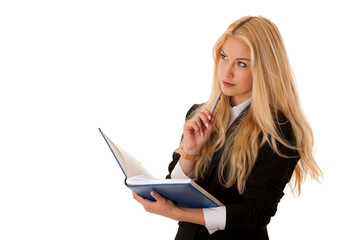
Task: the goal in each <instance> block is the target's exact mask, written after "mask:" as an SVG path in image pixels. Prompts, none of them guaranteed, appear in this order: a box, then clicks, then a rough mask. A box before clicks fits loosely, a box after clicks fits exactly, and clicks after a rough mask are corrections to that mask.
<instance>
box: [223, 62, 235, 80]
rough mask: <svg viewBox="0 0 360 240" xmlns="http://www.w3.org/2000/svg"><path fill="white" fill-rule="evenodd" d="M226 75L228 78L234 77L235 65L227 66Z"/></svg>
mask: <svg viewBox="0 0 360 240" xmlns="http://www.w3.org/2000/svg"><path fill="white" fill-rule="evenodd" d="M225 76H226V77H227V78H233V77H234V72H233V67H232V66H231V65H230V64H229V65H228V66H226V69H225Z"/></svg>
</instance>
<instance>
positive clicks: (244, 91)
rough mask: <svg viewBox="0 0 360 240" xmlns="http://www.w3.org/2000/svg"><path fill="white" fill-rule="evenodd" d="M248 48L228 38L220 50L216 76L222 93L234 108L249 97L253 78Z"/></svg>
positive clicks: (240, 42)
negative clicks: (227, 97)
mask: <svg viewBox="0 0 360 240" xmlns="http://www.w3.org/2000/svg"><path fill="white" fill-rule="evenodd" d="M250 56H251V54H250V48H249V47H248V46H247V45H246V44H245V43H244V42H242V41H240V40H238V39H235V38H231V37H230V38H228V39H227V40H226V41H225V43H224V45H223V46H222V48H221V52H220V59H219V63H218V74H219V80H220V85H221V90H222V92H223V93H224V94H225V95H226V96H229V97H231V105H232V106H236V105H238V104H240V103H242V102H243V101H245V100H246V99H248V98H250V97H251V92H252V84H253V78H252V73H251V59H250Z"/></svg>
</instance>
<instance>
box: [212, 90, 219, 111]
mask: <svg viewBox="0 0 360 240" xmlns="http://www.w3.org/2000/svg"><path fill="white" fill-rule="evenodd" d="M220 98H221V91H220V92H219V95H218V96H217V97H216V100H215V103H214V105H213V106H212V108H211V111H210V113H211V115H212V114H213V112H214V110H215V108H216V106H217V105H218V103H219V101H220Z"/></svg>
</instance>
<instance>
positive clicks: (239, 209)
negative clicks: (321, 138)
mask: <svg viewBox="0 0 360 240" xmlns="http://www.w3.org/2000/svg"><path fill="white" fill-rule="evenodd" d="M281 130H282V133H283V134H284V135H287V136H288V137H289V136H292V131H291V127H290V124H289V123H288V124H286V125H285V126H283V127H281ZM278 146H279V150H280V151H281V152H282V153H285V154H286V155H287V156H288V157H281V156H279V155H278V154H277V153H276V152H275V151H273V149H272V148H271V147H270V145H269V144H267V143H266V144H265V145H264V146H263V147H262V148H261V149H260V150H259V153H258V157H257V161H256V163H255V166H254V169H253V171H252V173H251V175H250V177H249V179H248V181H247V185H246V190H245V192H244V194H243V200H242V201H241V202H239V203H235V204H230V205H226V227H225V229H226V230H241V231H261V230H263V229H264V228H265V227H266V226H267V224H268V223H269V222H270V218H271V217H272V216H274V215H275V213H276V210H277V205H278V203H279V202H280V199H281V198H282V197H283V195H284V193H283V190H284V188H285V186H286V184H287V183H288V182H289V181H290V178H291V175H292V173H293V171H294V168H295V166H296V164H297V161H298V160H299V155H298V152H297V151H295V150H291V149H288V148H286V147H285V146H283V145H280V144H278Z"/></svg>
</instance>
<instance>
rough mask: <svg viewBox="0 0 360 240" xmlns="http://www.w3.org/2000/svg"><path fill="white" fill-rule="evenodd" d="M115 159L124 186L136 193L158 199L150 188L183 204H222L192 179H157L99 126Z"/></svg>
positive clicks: (206, 205) (193, 205)
mask: <svg viewBox="0 0 360 240" xmlns="http://www.w3.org/2000/svg"><path fill="white" fill-rule="evenodd" d="M99 131H100V133H101V135H102V136H103V137H104V139H105V142H106V143H107V145H108V146H109V148H110V150H111V152H112V153H113V155H114V157H115V159H116V161H117V162H118V164H119V166H120V168H121V170H122V171H123V173H124V175H125V185H126V186H127V187H129V188H130V189H131V190H132V191H134V192H135V193H136V194H138V195H140V196H142V197H143V198H147V199H150V200H153V201H154V200H155V199H154V198H153V197H152V196H151V195H150V192H151V191H156V192H158V193H159V194H161V195H162V196H163V197H165V198H168V199H170V200H172V201H174V202H175V204H178V205H180V206H183V207H191V208H208V207H218V206H223V204H222V203H221V202H220V201H218V200H217V199H216V198H215V197H213V196H212V195H211V194H210V193H208V192H207V191H205V190H204V189H203V188H201V187H200V186H199V185H197V184H196V183H195V182H194V181H193V180H191V179H157V178H155V177H153V176H152V175H151V174H150V173H149V172H148V171H147V170H146V169H145V168H144V167H143V166H142V165H141V164H140V163H139V162H138V161H137V160H136V159H135V158H133V157H132V156H131V155H130V154H129V153H128V152H126V151H125V150H124V149H122V148H121V147H119V146H117V145H116V144H115V143H114V142H113V141H111V140H110V138H109V137H108V136H106V135H105V134H104V133H103V132H102V131H101V129H100V128H99Z"/></svg>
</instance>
